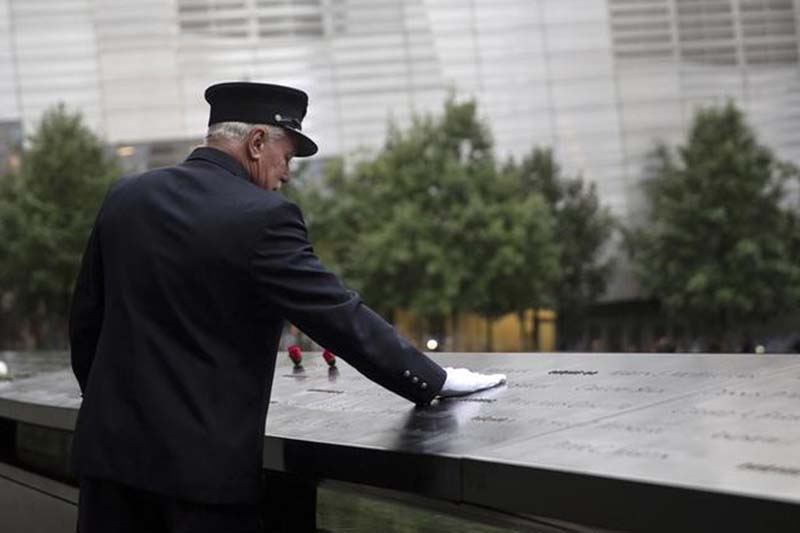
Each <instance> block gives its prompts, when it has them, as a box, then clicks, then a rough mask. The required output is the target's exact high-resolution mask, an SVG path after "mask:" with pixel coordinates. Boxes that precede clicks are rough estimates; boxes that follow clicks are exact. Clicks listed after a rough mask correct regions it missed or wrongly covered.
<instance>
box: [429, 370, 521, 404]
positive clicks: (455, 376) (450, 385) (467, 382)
mask: <svg viewBox="0 0 800 533" xmlns="http://www.w3.org/2000/svg"><path fill="white" fill-rule="evenodd" d="M445 370H446V371H447V379H446V380H445V382H444V386H443V387H442V390H441V392H439V396H441V397H443V398H445V397H448V396H464V395H465V394H472V393H473V392H478V391H482V390H484V389H491V388H492V387H497V386H498V385H502V384H503V383H505V382H506V375H505V374H479V373H478V372H472V371H470V370H468V369H466V368H451V367H449V366H448V367H447V368H445Z"/></svg>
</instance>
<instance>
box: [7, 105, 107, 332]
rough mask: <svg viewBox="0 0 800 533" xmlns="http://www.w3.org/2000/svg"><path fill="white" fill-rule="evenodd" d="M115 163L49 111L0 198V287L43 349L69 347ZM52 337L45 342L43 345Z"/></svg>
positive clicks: (96, 142)
mask: <svg viewBox="0 0 800 533" xmlns="http://www.w3.org/2000/svg"><path fill="white" fill-rule="evenodd" d="M118 172H119V166H118V164H117V161H116V160H115V159H114V158H113V157H111V156H109V155H107V153H106V151H105V149H104V147H103V144H102V142H101V141H100V139H98V138H97V137H96V136H95V135H94V134H93V133H92V132H91V131H90V130H89V129H88V128H87V127H86V126H85V125H84V124H83V119H82V117H81V115H80V114H79V113H71V112H69V111H68V110H66V109H65V108H64V106H63V105H58V106H55V107H54V108H51V109H50V110H48V111H47V112H46V113H45V114H44V115H43V117H42V120H41V123H40V125H39V127H38V129H37V130H36V132H35V133H34V134H33V135H32V136H31V137H30V139H29V145H28V148H27V150H26V151H25V152H24V154H23V163H22V168H21V171H20V172H19V173H18V174H17V175H13V176H8V177H7V178H5V179H4V182H3V186H2V192H0V240H2V242H3V248H4V258H3V261H2V262H1V263H0V287H2V292H3V293H5V294H10V295H11V296H10V299H11V301H12V302H13V307H14V311H15V314H17V315H19V316H23V317H26V318H27V321H28V326H29V327H30V329H31V331H32V333H33V334H34V337H35V340H36V342H37V343H38V344H39V345H40V346H42V345H44V346H47V345H59V344H63V342H64V339H65V338H64V332H65V325H66V321H67V315H68V309H69V301H70V296H71V292H72V286H73V283H74V281H75V278H76V276H77V272H78V268H79V266H80V259H81V256H82V254H83V249H84V247H85V244H86V240H87V238H88V235H89V231H90V229H91V226H92V223H93V221H94V217H95V215H96V213H97V209H98V207H99V205H100V203H101V201H102V198H103V195H104V194H105V191H106V189H107V188H108V185H109V184H110V182H111V180H112V179H113V178H114V177H115V176H116V175H117V174H118ZM45 337H47V338H45Z"/></svg>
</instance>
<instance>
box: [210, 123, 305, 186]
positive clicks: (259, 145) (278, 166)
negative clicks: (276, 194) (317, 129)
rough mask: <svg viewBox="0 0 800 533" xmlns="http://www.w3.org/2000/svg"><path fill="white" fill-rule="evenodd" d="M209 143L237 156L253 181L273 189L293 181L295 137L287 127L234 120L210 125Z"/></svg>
mask: <svg viewBox="0 0 800 533" xmlns="http://www.w3.org/2000/svg"><path fill="white" fill-rule="evenodd" d="M206 146H211V147H213V148H218V149H220V150H223V151H224V152H227V153H228V154H230V155H232V156H233V157H235V158H236V159H237V160H238V161H239V162H240V163H241V164H242V166H243V167H244V168H245V170H247V173H248V174H249V175H250V179H251V180H252V181H253V183H255V184H256V185H258V186H259V187H261V188H262V189H267V190H270V191H276V190H278V189H280V188H281V185H282V184H284V183H286V182H287V181H289V161H290V160H291V159H292V157H294V155H295V150H296V148H295V141H294V139H293V138H292V137H291V136H290V134H289V133H287V132H286V131H285V130H284V129H283V128H279V127H278V126H272V125H270V124H248V123H246V122H233V121H231V122H217V123H216V124H212V125H211V126H209V127H208V133H207V134H206Z"/></svg>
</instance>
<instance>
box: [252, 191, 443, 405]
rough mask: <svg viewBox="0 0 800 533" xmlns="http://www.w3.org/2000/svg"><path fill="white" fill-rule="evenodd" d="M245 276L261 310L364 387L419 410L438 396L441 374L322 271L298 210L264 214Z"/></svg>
mask: <svg viewBox="0 0 800 533" xmlns="http://www.w3.org/2000/svg"><path fill="white" fill-rule="evenodd" d="M250 268H251V271H252V275H253V276H254V278H255V280H256V285H257V287H258V296H259V298H260V299H261V300H262V302H263V304H264V305H267V306H270V307H271V308H273V309H275V310H276V311H277V312H278V313H280V314H281V315H282V316H283V317H284V318H286V319H287V320H289V321H290V322H291V323H293V324H294V325H295V326H297V327H298V328H300V329H301V330H303V332H305V333H306V334H307V335H309V336H310V337H311V338H312V339H314V341H315V342H317V343H318V344H320V345H321V346H324V347H325V348H327V349H329V350H331V351H333V352H334V353H335V354H336V355H338V356H339V357H341V358H343V359H344V360H345V361H347V362H348V363H350V364H351V365H352V366H354V367H355V368H356V369H357V370H358V371H359V372H361V373H362V374H364V375H365V376H367V377H368V378H369V379H371V380H373V381H375V382H376V383H378V384H380V385H382V386H383V387H385V388H387V389H389V390H391V391H393V392H395V393H396V394H399V395H400V396H403V397H404V398H406V399H408V400H410V401H412V402H415V403H419V404H426V403H429V402H430V401H431V400H432V399H433V398H434V397H435V396H436V395H437V394H438V393H439V391H440V390H441V388H442V385H443V384H444V381H445V378H446V372H445V371H444V369H442V368H441V367H440V366H439V365H437V364H436V363H435V362H433V361H432V360H431V359H430V358H428V357H427V356H426V355H425V354H423V353H422V352H420V351H419V350H417V349H416V348H415V347H414V346H413V345H412V344H411V343H410V342H409V341H408V340H406V339H405V338H403V337H402V336H401V335H400V334H399V333H398V332H397V331H396V330H395V329H394V327H392V326H391V325H390V324H389V323H387V322H386V321H385V320H384V319H383V318H381V317H380V316H379V315H378V314H377V313H375V312H374V311H372V310H371V309H370V308H369V307H367V306H366V305H364V304H363V303H362V302H361V298H360V297H359V295H358V294H357V293H355V292H354V291H350V290H348V289H346V288H345V287H344V286H343V285H342V283H341V282H340V281H339V279H338V278H337V277H336V276H335V275H334V274H332V273H331V272H329V271H328V270H326V269H325V268H324V267H323V266H322V264H321V263H320V261H319V259H317V257H316V255H315V254H314V251H313V249H312V247H311V244H310V243H309V242H308V235H307V232H306V228H305V224H304V222H303V217H302V215H301V213H300V210H299V208H298V207H297V206H296V205H294V204H292V203H289V202H287V203H285V204H282V205H280V206H278V207H277V208H275V209H273V210H272V211H270V217H269V220H268V222H267V226H266V228H265V229H264V230H263V231H262V232H261V235H260V236H259V239H258V241H257V243H256V246H255V250H254V253H253V256H252V258H251V262H250Z"/></svg>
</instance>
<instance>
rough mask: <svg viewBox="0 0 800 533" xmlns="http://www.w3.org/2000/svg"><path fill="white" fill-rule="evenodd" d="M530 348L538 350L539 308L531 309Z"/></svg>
mask: <svg viewBox="0 0 800 533" xmlns="http://www.w3.org/2000/svg"><path fill="white" fill-rule="evenodd" d="M531 350H532V351H534V352H538V351H539V308H538V307H536V308H534V309H533V316H532V317H531Z"/></svg>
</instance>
